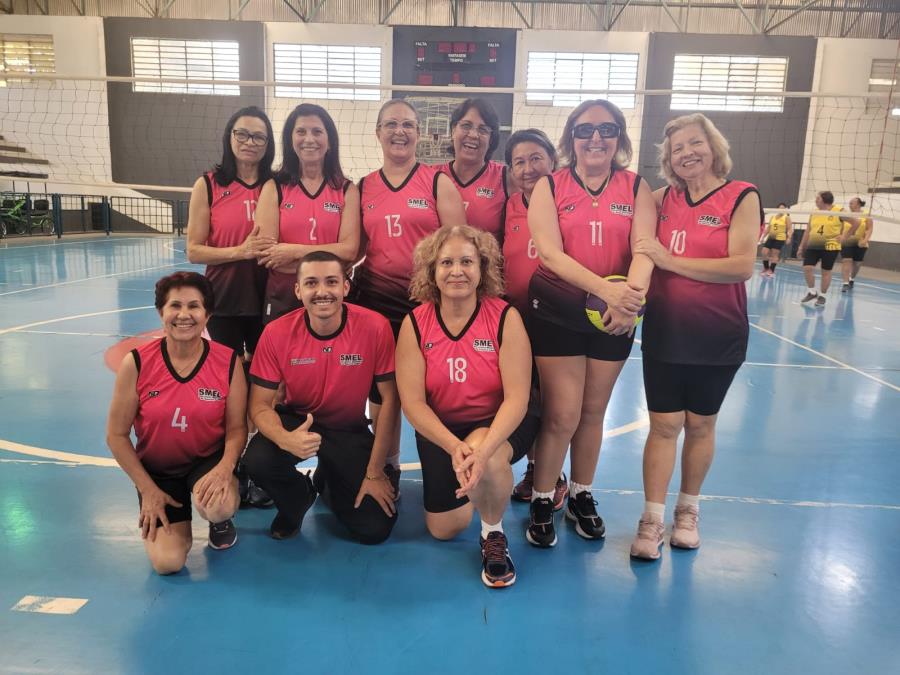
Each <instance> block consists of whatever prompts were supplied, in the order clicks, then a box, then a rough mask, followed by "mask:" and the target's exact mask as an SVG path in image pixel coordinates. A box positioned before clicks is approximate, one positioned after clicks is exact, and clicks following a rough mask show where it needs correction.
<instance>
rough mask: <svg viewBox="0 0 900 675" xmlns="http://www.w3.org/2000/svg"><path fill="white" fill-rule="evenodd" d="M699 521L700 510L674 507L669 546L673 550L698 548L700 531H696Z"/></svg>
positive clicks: (693, 507) (692, 507) (690, 507)
mask: <svg viewBox="0 0 900 675" xmlns="http://www.w3.org/2000/svg"><path fill="white" fill-rule="evenodd" d="M699 519H700V509H698V508H697V507H696V506H676V507H675V523H674V524H673V525H672V536H671V537H670V538H669V544H670V545H671V546H672V547H674V548H688V549H694V548H699V547H700V531H699V530H698V529H697V521H698V520H699Z"/></svg>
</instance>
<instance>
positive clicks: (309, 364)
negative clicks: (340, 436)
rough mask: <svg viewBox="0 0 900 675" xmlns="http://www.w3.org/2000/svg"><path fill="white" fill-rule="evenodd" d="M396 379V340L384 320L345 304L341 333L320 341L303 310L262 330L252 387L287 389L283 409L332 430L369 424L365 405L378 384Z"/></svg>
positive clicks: (371, 312)
mask: <svg viewBox="0 0 900 675" xmlns="http://www.w3.org/2000/svg"><path fill="white" fill-rule="evenodd" d="M393 377H394V335H393V333H392V332H391V327H390V324H388V322H387V319H385V318H384V317H383V316H381V315H380V314H377V313H376V312H373V311H371V310H368V309H366V308H364V307H360V306H358V305H353V304H350V303H344V306H343V309H342V317H341V324H340V327H339V328H338V329H337V330H336V331H335V332H334V333H332V334H331V335H319V334H318V333H316V332H315V331H314V330H313V328H312V326H311V325H310V322H309V317H308V315H307V312H306V310H305V309H297V310H294V311H293V312H289V313H287V314H285V315H284V316H282V317H281V318H279V319H276V320H275V321H273V322H272V323H270V324H269V325H267V326H266V327H265V329H264V330H263V334H262V337H261V338H260V340H259V345H258V346H257V348H256V353H254V355H253V362H252V363H251V365H250V381H251V382H252V383H253V384H256V385H259V386H261V387H265V388H267V389H277V388H278V385H279V384H281V383H282V382H283V383H284V385H285V400H284V403H285V405H287V406H288V407H289V408H291V409H292V410H293V411H294V412H296V413H297V414H298V415H303V414H305V413H309V414H311V415H312V416H313V419H314V421H315V422H318V423H319V424H321V425H323V426H324V427H326V428H331V429H341V430H350V429H359V428H364V427H365V426H366V425H367V424H368V419H367V418H366V400H367V399H368V395H369V389H370V388H371V386H372V383H373V381H374V382H382V381H386V380H390V379H393Z"/></svg>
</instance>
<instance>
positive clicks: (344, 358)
mask: <svg viewBox="0 0 900 675" xmlns="http://www.w3.org/2000/svg"><path fill="white" fill-rule="evenodd" d="M340 359H341V365H342V366H361V365H362V362H363V357H362V355H361V354H341V355H340Z"/></svg>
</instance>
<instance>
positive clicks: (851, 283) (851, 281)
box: [847, 279, 853, 288]
mask: <svg viewBox="0 0 900 675" xmlns="http://www.w3.org/2000/svg"><path fill="white" fill-rule="evenodd" d="M847 284H848V285H849V286H850V288H853V279H851V280H850V281H848V282H847Z"/></svg>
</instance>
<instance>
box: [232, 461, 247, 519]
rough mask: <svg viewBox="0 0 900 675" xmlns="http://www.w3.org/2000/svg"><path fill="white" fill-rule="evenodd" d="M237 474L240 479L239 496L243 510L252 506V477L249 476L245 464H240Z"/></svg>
mask: <svg viewBox="0 0 900 675" xmlns="http://www.w3.org/2000/svg"><path fill="white" fill-rule="evenodd" d="M235 474H236V475H237V479H238V494H239V495H240V496H241V508H242V509H243V508H246V507H249V506H250V499H249V497H250V476H249V475H248V474H247V470H246V469H245V468H244V463H243V462H238V465H237V470H236V471H235Z"/></svg>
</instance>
